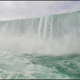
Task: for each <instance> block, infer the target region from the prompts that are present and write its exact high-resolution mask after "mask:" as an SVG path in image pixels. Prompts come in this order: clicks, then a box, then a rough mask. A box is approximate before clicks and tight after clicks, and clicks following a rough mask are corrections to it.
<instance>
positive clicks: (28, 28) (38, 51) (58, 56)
mask: <svg viewBox="0 0 80 80" xmlns="http://www.w3.org/2000/svg"><path fill="white" fill-rule="evenodd" d="M0 79H80V11H78V12H73V13H65V14H58V15H51V16H46V17H42V18H29V19H19V20H7V21H0Z"/></svg>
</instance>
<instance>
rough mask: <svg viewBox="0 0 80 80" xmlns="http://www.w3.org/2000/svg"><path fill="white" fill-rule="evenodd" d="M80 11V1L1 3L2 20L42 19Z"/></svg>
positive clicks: (0, 18)
mask: <svg viewBox="0 0 80 80" xmlns="http://www.w3.org/2000/svg"><path fill="white" fill-rule="evenodd" d="M78 10H80V1H0V20H8V19H20V18H33V17H42V16H46V15H51V14H60V13H66V12H74V11H78Z"/></svg>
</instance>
